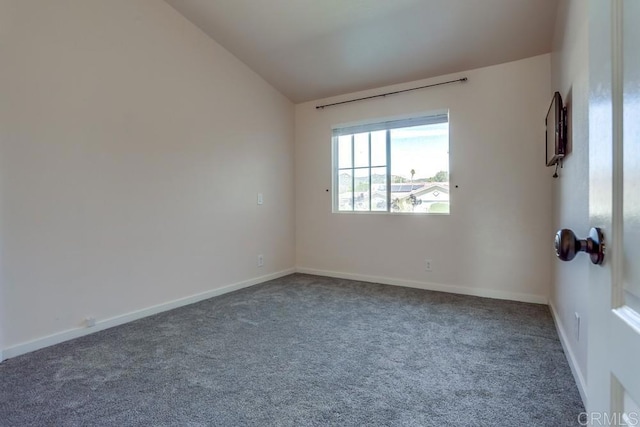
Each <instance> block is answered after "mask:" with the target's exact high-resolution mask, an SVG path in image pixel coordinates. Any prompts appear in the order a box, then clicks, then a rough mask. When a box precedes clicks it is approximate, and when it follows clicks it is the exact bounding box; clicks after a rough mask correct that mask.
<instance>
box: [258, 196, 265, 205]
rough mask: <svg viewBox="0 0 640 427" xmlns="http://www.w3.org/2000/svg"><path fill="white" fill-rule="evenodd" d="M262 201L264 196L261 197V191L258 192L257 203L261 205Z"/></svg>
mask: <svg viewBox="0 0 640 427" xmlns="http://www.w3.org/2000/svg"><path fill="white" fill-rule="evenodd" d="M262 203H264V198H263V197H262V193H258V204H259V205H261V204H262Z"/></svg>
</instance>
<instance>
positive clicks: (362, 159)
mask: <svg viewBox="0 0 640 427" xmlns="http://www.w3.org/2000/svg"><path fill="white" fill-rule="evenodd" d="M353 146H354V157H355V158H354V166H355V167H362V166H369V134H368V133H358V134H356V135H354V142H353Z"/></svg>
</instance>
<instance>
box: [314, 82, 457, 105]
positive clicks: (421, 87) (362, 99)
mask: <svg viewBox="0 0 640 427" xmlns="http://www.w3.org/2000/svg"><path fill="white" fill-rule="evenodd" d="M467 80H468V79H467V78H466V77H463V78H461V79H458V80H449V81H448V82H441V83H434V84H431V85H426V86H420V87H414V88H411V89H404V90H397V91H395V92H387V93H381V94H380V95H373V96H365V97H364V98H356V99H350V100H348V101H342V102H334V103H333V104H324V105H318V106H317V107H316V110H322V109H323V108H325V107H333V106H334V105H342V104H349V103H350V102H357V101H364V100H366V99H373V98H381V97H383V96H388V95H397V94H399V93H404V92H411V91H414V90H419V89H426V88H428V87H434V86H442V85H448V84H451V83H458V82H466V81H467Z"/></svg>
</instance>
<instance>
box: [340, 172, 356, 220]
mask: <svg viewBox="0 0 640 427" xmlns="http://www.w3.org/2000/svg"><path fill="white" fill-rule="evenodd" d="M352 187H353V170H352V169H346V170H340V171H338V210H339V211H352V210H353V190H352Z"/></svg>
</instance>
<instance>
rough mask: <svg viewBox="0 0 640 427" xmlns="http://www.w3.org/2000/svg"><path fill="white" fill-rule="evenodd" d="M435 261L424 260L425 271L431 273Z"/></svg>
mask: <svg viewBox="0 0 640 427" xmlns="http://www.w3.org/2000/svg"><path fill="white" fill-rule="evenodd" d="M432 264H433V261H432V260H430V259H425V260H424V271H431V268H432V267H433V265H432Z"/></svg>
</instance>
